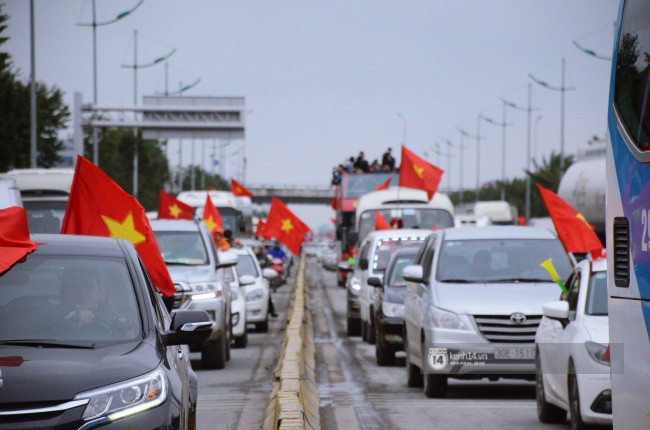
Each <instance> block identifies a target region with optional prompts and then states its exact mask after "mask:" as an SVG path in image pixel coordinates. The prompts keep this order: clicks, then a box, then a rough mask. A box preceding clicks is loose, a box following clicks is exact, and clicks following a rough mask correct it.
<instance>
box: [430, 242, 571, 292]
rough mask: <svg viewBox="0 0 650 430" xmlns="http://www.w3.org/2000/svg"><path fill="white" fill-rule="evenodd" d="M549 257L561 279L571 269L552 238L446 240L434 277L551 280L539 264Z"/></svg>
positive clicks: (444, 279)
mask: <svg viewBox="0 0 650 430" xmlns="http://www.w3.org/2000/svg"><path fill="white" fill-rule="evenodd" d="M548 259H551V260H552V262H553V265H554V267H555V269H556V270H557V272H558V274H559V275H560V278H561V279H566V278H567V277H568V276H569V274H570V273H571V266H570V264H569V259H568V257H567V255H566V253H565V252H564V249H563V248H562V245H561V244H560V242H559V241H558V240H556V239H481V240H447V241H445V242H444V243H443V244H442V249H441V252H440V259H439V260H438V278H437V279H438V280H439V281H441V282H456V283H459V282H460V283H483V282H485V283H489V282H553V279H552V278H551V275H549V274H548V272H547V271H546V270H545V269H544V268H543V267H542V266H540V265H541V264H542V263H543V262H545V261H546V260H548Z"/></svg>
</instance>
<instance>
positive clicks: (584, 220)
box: [576, 213, 591, 228]
mask: <svg viewBox="0 0 650 430" xmlns="http://www.w3.org/2000/svg"><path fill="white" fill-rule="evenodd" d="M576 218H578V219H579V220H580V221H582V222H584V223H585V224H587V225H588V226H589V228H591V224H589V221H587V219H586V218H585V217H584V215H582V214H581V213H578V215H576Z"/></svg>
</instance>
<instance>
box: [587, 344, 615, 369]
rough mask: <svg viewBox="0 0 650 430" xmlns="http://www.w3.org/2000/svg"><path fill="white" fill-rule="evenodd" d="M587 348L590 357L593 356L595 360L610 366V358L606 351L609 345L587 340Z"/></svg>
mask: <svg viewBox="0 0 650 430" xmlns="http://www.w3.org/2000/svg"><path fill="white" fill-rule="evenodd" d="M585 348H587V352H588V353H589V357H591V359H592V360H594V361H595V362H596V363H598V364H602V365H603V366H609V365H610V363H609V359H608V358H607V357H606V356H605V352H606V351H607V346H605V345H601V344H599V343H596V342H585Z"/></svg>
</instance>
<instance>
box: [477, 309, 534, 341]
mask: <svg viewBox="0 0 650 430" xmlns="http://www.w3.org/2000/svg"><path fill="white" fill-rule="evenodd" d="M541 320H542V316H541V315H526V321H524V322H522V323H520V324H515V323H513V322H512V321H510V315H474V321H475V322H476V325H477V326H478V329H479V331H480V332H481V334H483V336H484V337H485V338H486V339H487V340H488V341H490V342H495V343H497V342H498V343H534V342H535V333H536V332H537V327H538V326H539V323H540V321H541Z"/></svg>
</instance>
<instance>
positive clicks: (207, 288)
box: [190, 282, 223, 300]
mask: <svg viewBox="0 0 650 430" xmlns="http://www.w3.org/2000/svg"><path fill="white" fill-rule="evenodd" d="M190 287H191V288H192V300H205V299H212V298H215V297H221V295H222V294H223V289H222V288H221V285H218V284H217V283H216V282H196V283H191V284H190ZM208 294H212V296H208ZM194 296H199V298H197V299H195V298H194Z"/></svg>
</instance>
